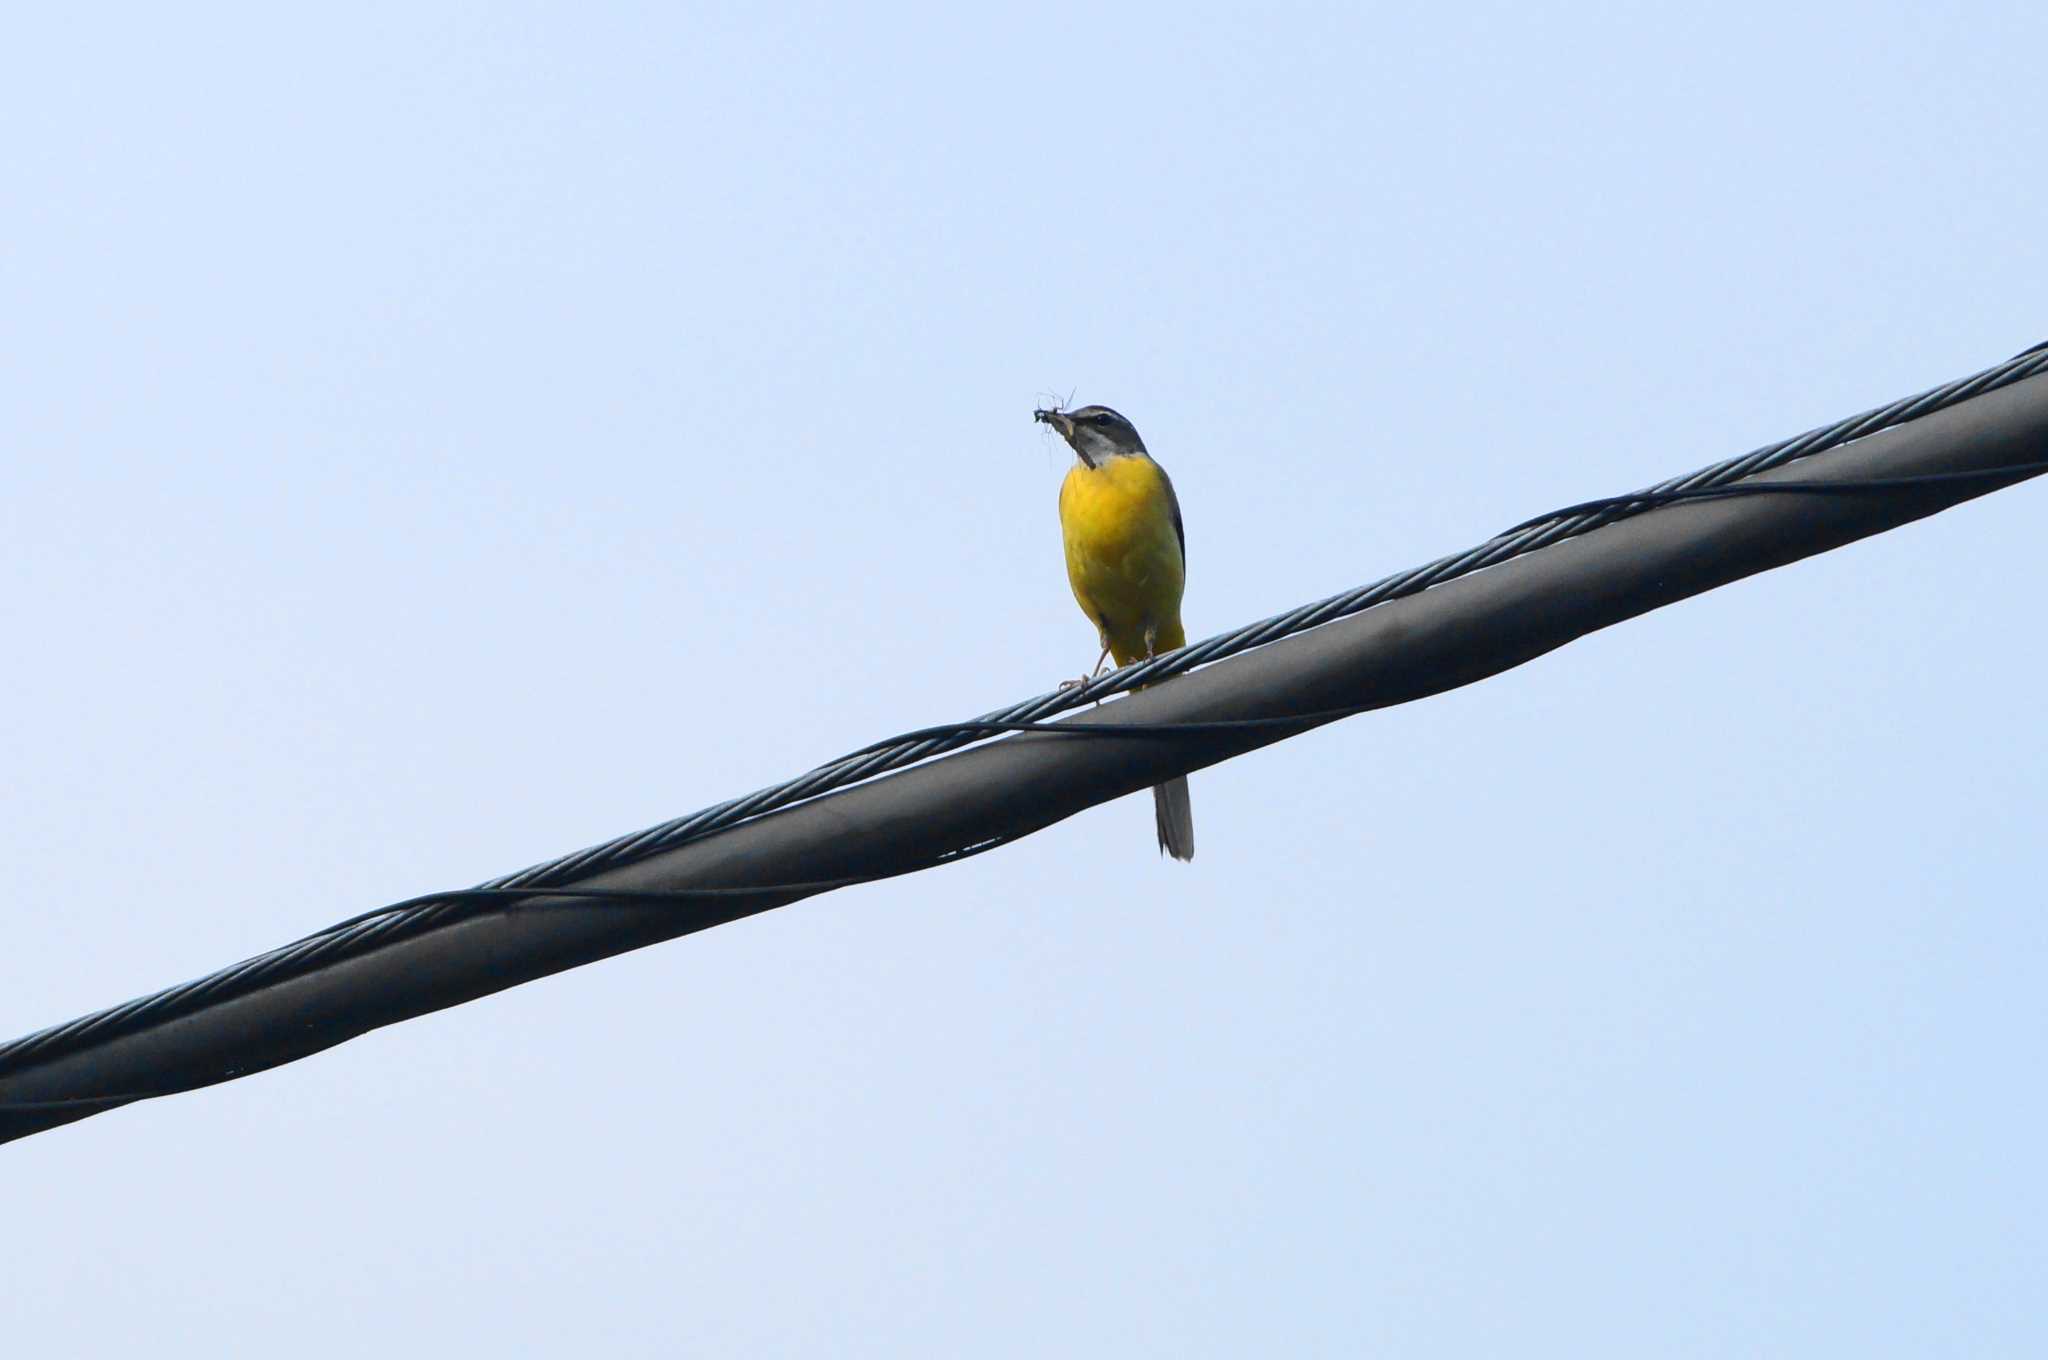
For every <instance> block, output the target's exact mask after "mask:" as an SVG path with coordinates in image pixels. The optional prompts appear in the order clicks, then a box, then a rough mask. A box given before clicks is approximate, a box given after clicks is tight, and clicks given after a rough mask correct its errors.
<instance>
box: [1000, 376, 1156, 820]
mask: <svg viewBox="0 0 2048 1360" xmlns="http://www.w3.org/2000/svg"><path fill="white" fill-rule="evenodd" d="M1032 418H1033V419H1035V420H1039V421H1043V422H1044V423H1045V424H1047V425H1050V426H1052V427H1053V428H1054V429H1055V430H1058V431H1059V432H1060V435H1061V437H1062V438H1064V439H1065V440H1066V441H1067V443H1068V444H1070V445H1072V446H1073V450H1074V458H1075V460H1076V461H1075V463H1074V466H1073V467H1072V468H1071V469H1070V470H1069V471H1068V472H1067V479H1066V481H1064V482H1062V483H1061V484H1060V531H1061V533H1062V534H1063V535H1064V536H1065V538H1066V543H1067V582H1068V584H1070V585H1072V586H1073V588H1074V598H1075V599H1076V600H1078V601H1080V604H1081V612H1082V613H1084V614H1086V615H1087V616H1088V619H1089V622H1091V623H1093V624H1094V625H1095V631H1096V632H1097V634H1099V635H1100V638H1101V642H1102V656H1099V657H1097V658H1096V659H1095V670H1096V673H1098V674H1099V673H1100V672H1101V670H1102V663H1103V660H1104V659H1105V658H1108V657H1112V656H1113V657H1115V658H1116V664H1117V665H1119V666H1127V665H1129V664H1130V663H1131V662H1133V661H1143V660H1145V659H1146V658H1148V657H1151V656H1154V655H1156V654H1158V653H1160V652H1170V651H1172V650H1173V649H1174V648H1176V647H1181V646H1185V645H1186V643H1187V635H1186V634H1185V633H1183V632H1182V631H1181V625H1180V594H1181V588H1182V587H1183V586H1184V585H1185V584H1186V583H1187V534H1186V532H1185V531H1184V530H1183V529H1182V528H1181V523H1180V502H1179V501H1178V500H1177V499H1175V497H1174V494H1173V483H1172V482H1170V481H1168V480H1167V478H1166V469H1164V468H1162V467H1160V466H1159V464H1157V463H1155V462H1153V461H1152V455H1151V454H1149V453H1147V452H1146V451H1145V441H1144V440H1142V439H1140V438H1138V431H1137V429H1136V427H1134V426H1133V425H1132V424H1131V422H1130V421H1128V420H1125V419H1124V418H1123V417H1122V416H1120V415H1118V414H1117V413H1116V412H1115V411H1112V410H1110V409H1109V408H1108V407H1107V406H1083V407H1081V408H1080V409H1079V410H1077V411H1062V410H1059V409H1057V408H1054V409H1052V410H1040V411H1034V412H1032ZM1152 802H1153V806H1154V809H1155V810H1156V811H1157V813H1158V816H1159V848H1160V849H1161V850H1163V851H1165V852H1166V853H1167V854H1169V855H1172V856H1173V857H1174V858H1175V859H1193V858H1194V857H1195V814H1194V810H1193V809H1192V808H1191V807H1190V806H1189V805H1188V781H1187V780H1186V779H1185V778H1180V779H1174V780H1170V781H1168V782H1167V783H1164V784H1161V785H1159V786H1157V787H1156V788H1154V789H1153V790H1152Z"/></svg>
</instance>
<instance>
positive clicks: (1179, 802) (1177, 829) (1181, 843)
mask: <svg viewBox="0 0 2048 1360" xmlns="http://www.w3.org/2000/svg"><path fill="white" fill-rule="evenodd" d="M1152 808H1153V810H1154V811H1155V812H1157V813H1158V814H1159V848H1160V849H1161V850H1163V851H1165V852H1166V853H1167V854H1169V855H1172V856H1173V857H1174V858H1175V859H1193V858H1194V857H1195V809H1194V807H1193V805H1192V804H1190V803H1189V802H1188V781H1187V780H1186V778H1180V779H1174V780H1169V781H1168V782H1167V783H1164V784H1155V785H1153V787H1152Z"/></svg>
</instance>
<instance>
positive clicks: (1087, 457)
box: [1031, 406, 1145, 467]
mask: <svg viewBox="0 0 2048 1360" xmlns="http://www.w3.org/2000/svg"><path fill="white" fill-rule="evenodd" d="M1031 418H1032V419H1033V420H1036V421H1040V422H1042V423H1044V424H1047V425H1050V426H1052V427H1053V428H1054V429H1055V430H1058V431H1059V432H1060V438H1062V439H1064V440H1066V441H1067V443H1069V444H1071V445H1073V448H1074V453H1075V455H1076V456H1077V457H1079V458H1080V460H1081V461H1082V462H1084V463H1086V464H1087V465H1088V466H1089V467H1099V466H1101V465H1102V464H1103V463H1106V462H1108V461H1109V460H1110V459H1112V458H1134V457H1141V456H1143V455H1144V453H1145V441H1144V440H1142V439H1140V438H1139V437H1138V428H1137V426H1135V425H1133V424H1131V422H1130V421H1128V420H1125V419H1124V418H1123V417H1122V416H1121V415H1118V414H1117V413H1116V412H1115V411H1112V410H1110V409H1109V408H1108V407H1107V406H1083V407H1081V408H1080V409H1079V410H1074V411H1062V410H1060V409H1059V408H1058V407H1056V406H1055V407H1052V408H1051V409H1043V408H1041V409H1039V410H1036V411H1033V412H1032V413H1031Z"/></svg>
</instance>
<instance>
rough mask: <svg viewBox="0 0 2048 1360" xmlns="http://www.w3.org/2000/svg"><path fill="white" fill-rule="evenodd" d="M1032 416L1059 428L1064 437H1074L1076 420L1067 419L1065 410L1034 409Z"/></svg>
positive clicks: (1056, 428)
mask: <svg viewBox="0 0 2048 1360" xmlns="http://www.w3.org/2000/svg"><path fill="white" fill-rule="evenodd" d="M1031 418H1032V419H1033V420H1036V421H1038V422H1040V423H1041V424H1045V425H1050V426H1052V427H1053V428H1054V429H1055V430H1058V431H1059V432H1060V438H1062V439H1072V438H1073V437H1074V422H1073V421H1071V420H1069V419H1067V416H1066V413H1065V412H1063V411H1048V410H1044V409H1042V408H1041V409H1040V410H1036V411H1033V412H1032V413H1031Z"/></svg>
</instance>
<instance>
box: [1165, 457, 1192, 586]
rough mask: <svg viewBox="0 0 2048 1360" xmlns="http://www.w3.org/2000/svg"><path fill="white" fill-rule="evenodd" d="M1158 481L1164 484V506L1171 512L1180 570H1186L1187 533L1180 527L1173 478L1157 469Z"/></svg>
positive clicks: (1178, 507)
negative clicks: (1178, 550)
mask: <svg viewBox="0 0 2048 1360" xmlns="http://www.w3.org/2000/svg"><path fill="white" fill-rule="evenodd" d="M1159 480H1160V481H1162V482H1164V483H1166V505H1167V508H1168V509H1169V510H1171V511H1172V512H1173V536H1174V537H1175V538H1177V539H1179V540H1180V569H1181V570H1182V571H1186V570H1187V569H1188V531H1187V530H1186V529H1185V528H1183V527H1181V522H1180V497H1178V496H1176V495H1174V494H1173V478H1171V477H1169V476H1167V475H1166V469H1165V468H1160V469H1159Z"/></svg>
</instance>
